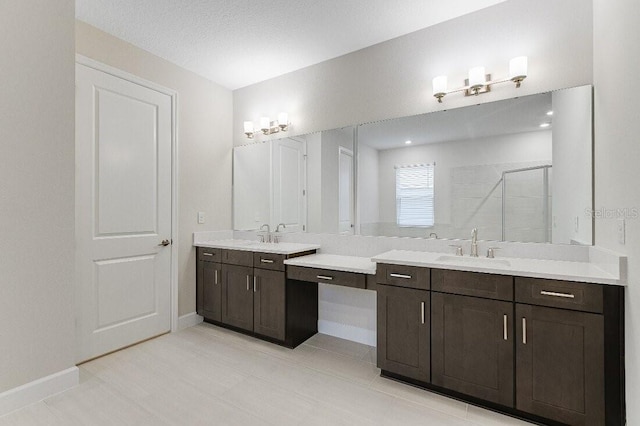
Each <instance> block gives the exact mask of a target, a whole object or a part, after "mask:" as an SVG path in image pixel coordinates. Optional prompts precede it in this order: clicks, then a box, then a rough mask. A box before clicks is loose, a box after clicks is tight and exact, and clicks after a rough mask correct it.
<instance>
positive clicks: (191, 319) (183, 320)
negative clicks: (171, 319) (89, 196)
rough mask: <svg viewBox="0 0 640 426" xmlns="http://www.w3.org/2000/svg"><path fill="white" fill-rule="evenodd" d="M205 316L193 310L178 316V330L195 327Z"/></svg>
mask: <svg viewBox="0 0 640 426" xmlns="http://www.w3.org/2000/svg"><path fill="white" fill-rule="evenodd" d="M203 320H204V318H202V317H201V316H200V315H198V314H197V313H195V312H191V313H190V314H186V315H182V316H181V317H178V330H176V331H180V330H184V329H185V328H189V327H193V326H194V325H197V324H200V323H201V322H202V321H203Z"/></svg>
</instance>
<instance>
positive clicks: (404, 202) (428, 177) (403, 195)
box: [396, 164, 434, 226]
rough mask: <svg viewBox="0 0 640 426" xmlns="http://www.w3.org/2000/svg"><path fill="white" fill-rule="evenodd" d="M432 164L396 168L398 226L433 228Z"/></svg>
mask: <svg viewBox="0 0 640 426" xmlns="http://www.w3.org/2000/svg"><path fill="white" fill-rule="evenodd" d="M433 175H434V165H433V164H417V165H411V166H396V218H397V223H398V226H433V223H434V217H433V216H434V194H433V178H434V176H433Z"/></svg>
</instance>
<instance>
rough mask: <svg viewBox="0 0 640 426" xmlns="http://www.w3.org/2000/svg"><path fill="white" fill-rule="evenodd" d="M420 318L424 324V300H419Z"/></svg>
mask: <svg viewBox="0 0 640 426" xmlns="http://www.w3.org/2000/svg"><path fill="white" fill-rule="evenodd" d="M420 318H421V321H422V324H424V302H420Z"/></svg>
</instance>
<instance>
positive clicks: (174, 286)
mask: <svg viewBox="0 0 640 426" xmlns="http://www.w3.org/2000/svg"><path fill="white" fill-rule="evenodd" d="M76 64H80V65H84V66H87V67H89V68H93V69H95V70H97V71H101V72H104V73H106V74H110V75H112V76H114V77H118V78H121V79H123V80H126V81H129V82H131V83H134V84H137V85H140V86H142V87H146V88H148V89H151V90H155V91H156V92H160V93H162V94H165V95H167V96H169V97H170V98H171V277H170V282H171V297H170V304H171V306H170V310H171V312H170V317H171V332H175V331H178V242H179V240H178V199H179V198H178V195H179V194H178V92H177V91H175V90H172V89H168V88H166V87H164V86H161V85H159V84H157V83H154V82H152V81H149V80H146V79H144V78H142V77H138V76H137V75H134V74H131V73H128V72H126V71H122V70H121V69H118V68H115V67H112V66H110V65H107V64H105V63H103V62H99V61H96V60H95V59H91V58H88V57H86V56H83V55H80V54H77V53H76ZM74 285H75V290H77V285H78V283H77V281H76V279H75V278H74ZM76 314H77V312H76Z"/></svg>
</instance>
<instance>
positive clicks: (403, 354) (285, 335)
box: [196, 240, 624, 425]
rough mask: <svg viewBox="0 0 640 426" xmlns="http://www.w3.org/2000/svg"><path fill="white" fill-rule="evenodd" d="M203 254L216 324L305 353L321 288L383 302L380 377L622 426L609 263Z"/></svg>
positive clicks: (207, 297) (420, 254)
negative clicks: (358, 292) (370, 294)
mask: <svg viewBox="0 0 640 426" xmlns="http://www.w3.org/2000/svg"><path fill="white" fill-rule="evenodd" d="M196 245H197V246H198V248H197V252H198V262H197V270H198V275H197V310H198V313H199V314H200V315H202V316H203V317H204V318H205V321H207V322H211V323H213V324H216V325H219V326H223V327H226V328H230V329H233V330H236V331H240V332H243V333H246V334H250V335H253V336H255V337H257V338H261V339H264V340H268V341H271V342H274V343H278V344H281V345H284V346H287V347H290V348H294V347H296V346H297V345H299V344H300V343H302V342H304V341H305V340H306V339H308V338H309V337H311V336H312V335H314V334H315V333H317V331H318V328H317V324H318V283H323V284H331V285H337V286H346V287H351V288H355V289H367V290H375V291H376V292H377V308H376V311H377V365H378V367H379V368H380V369H381V375H382V376H383V377H387V378H390V379H394V380H399V381H402V382H406V383H410V384H413V385H415V386H419V387H422V388H424V389H427V390H430V391H434V392H438V393H441V394H445V395H447V396H450V397H454V398H458V399H462V400H464V401H467V402H469V403H472V404H476V405H480V406H483V407H486V408H490V409H493V410H496V411H500V412H502V413H506V414H510V415H513V416H516V417H519V418H523V419H527V420H530V421H534V422H539V423H541V424H552V425H553V424H567V425H620V424H623V419H624V337H623V336H624V325H623V320H624V287H623V286H621V285H620V283H621V280H620V276H619V275H615V274H612V273H610V271H607V270H605V269H606V268H602V264H598V263H597V262H578V261H566V260H565V261H562V260H548V259H547V260H544V259H525V258H515V257H509V258H507V257H502V258H486V257H470V256H455V255H450V254H444V253H441V252H427V251H412V250H391V251H388V252H385V253H382V254H380V255H377V256H374V257H373V258H368V257H357V256H342V255H336V254H326V253H316V250H317V249H319V248H320V246H319V245H311V244H300V243H280V244H266V243H258V242H252V241H246V240H222V241H210V242H206V243H197V244H196ZM612 259H613V260H611V259H610V260H609V261H612V262H614V263H615V261H616V259H618V261H620V258H618V257H615V256H613V258H612Z"/></svg>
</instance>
